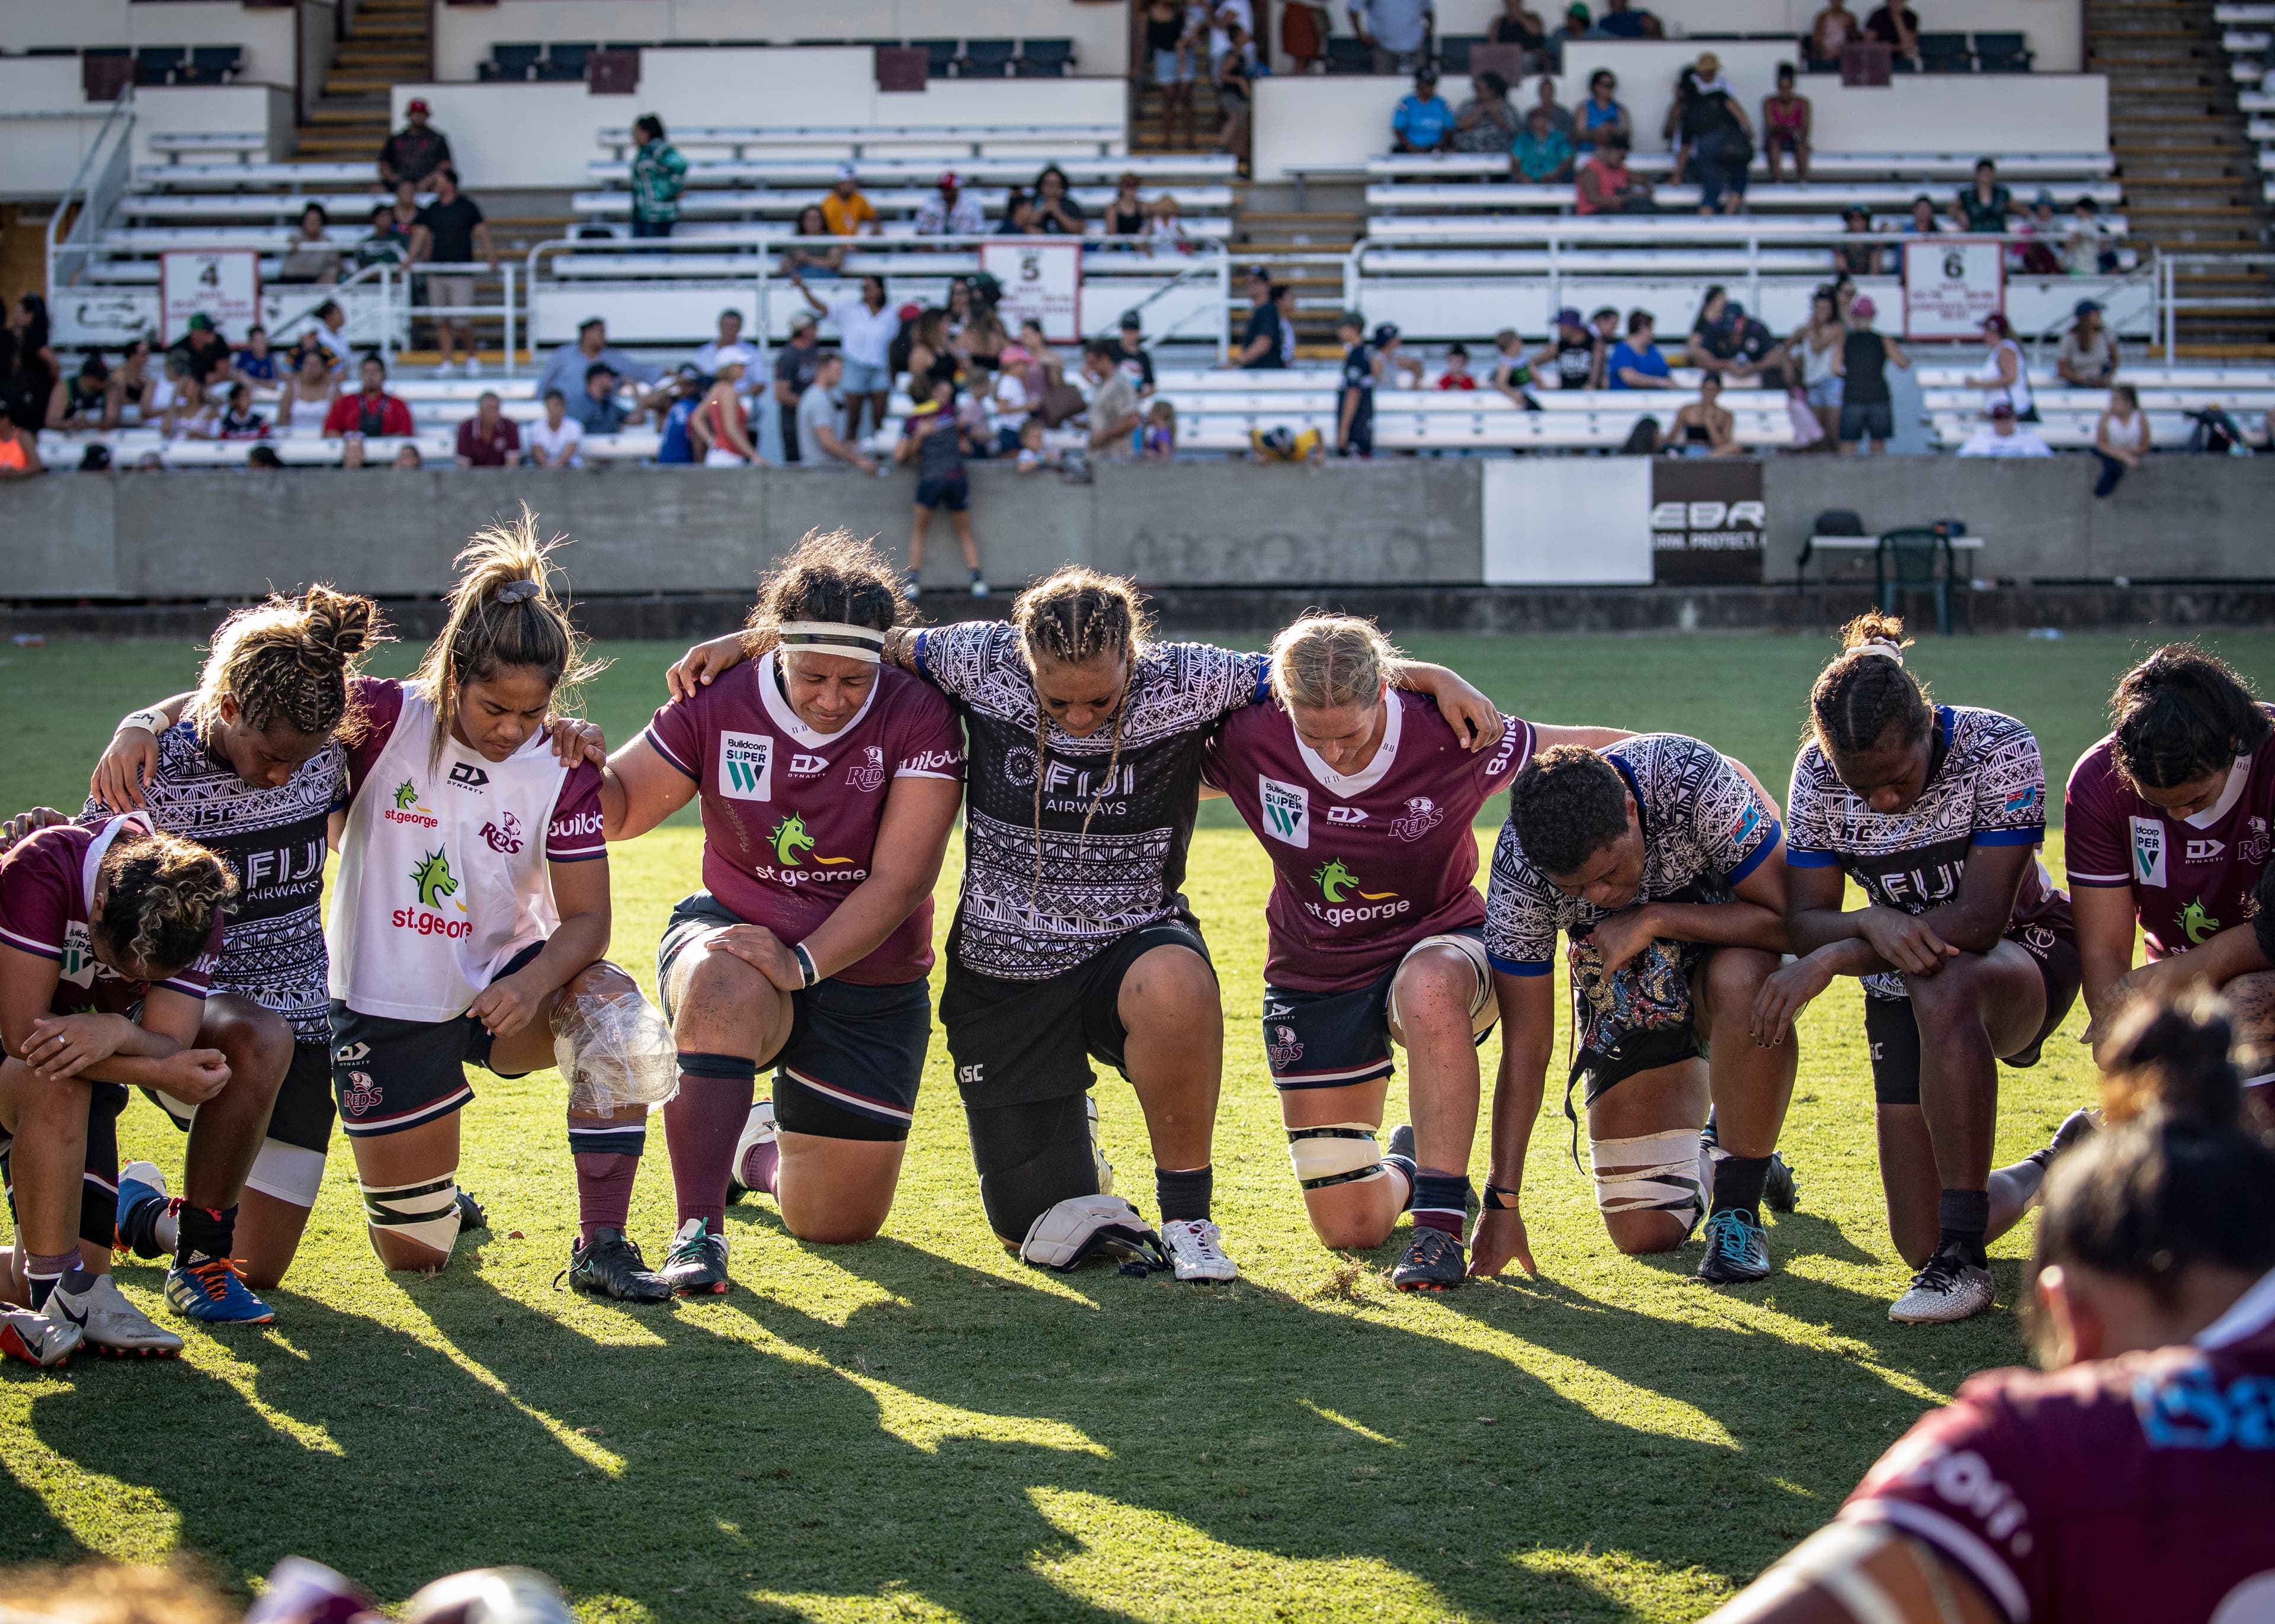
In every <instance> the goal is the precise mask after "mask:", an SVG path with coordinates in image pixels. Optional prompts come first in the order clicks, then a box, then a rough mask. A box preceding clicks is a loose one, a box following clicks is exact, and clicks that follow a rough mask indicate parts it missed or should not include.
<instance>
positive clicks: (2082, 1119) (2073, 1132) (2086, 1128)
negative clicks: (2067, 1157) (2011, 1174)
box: [2023, 1106, 2101, 1168]
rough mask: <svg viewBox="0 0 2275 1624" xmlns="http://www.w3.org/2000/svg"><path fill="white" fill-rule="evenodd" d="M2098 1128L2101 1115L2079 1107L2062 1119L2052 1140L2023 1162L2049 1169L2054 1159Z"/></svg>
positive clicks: (2086, 1107) (2088, 1108)
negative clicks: (2033, 1163)
mask: <svg viewBox="0 0 2275 1624" xmlns="http://www.w3.org/2000/svg"><path fill="white" fill-rule="evenodd" d="M2100 1126H2101V1114H2100V1113H2099V1112H2098V1111H2096V1110H2095V1109H2093V1108H2092V1107H2090V1106H2080V1107H2078V1108H2077V1109H2076V1110H2075V1111H2073V1112H2071V1113H2070V1114H2068V1115H2067V1116H2066V1117H2064V1118H2062V1124H2061V1126H2060V1127H2059V1128H2057V1129H2054V1137H2052V1139H2050V1140H2048V1141H2047V1142H2046V1143H2045V1144H2044V1145H2042V1146H2040V1147H2039V1148H2038V1149H2037V1150H2035V1151H2032V1152H2030V1153H2029V1155H2028V1156H2026V1157H2024V1158H2023V1159H2024V1160H2025V1161H2034V1162H2036V1163H2037V1164H2038V1166H2039V1167H2041V1168H2050V1167H2052V1166H2053V1165H2054V1161H2055V1159H2057V1158H2058V1157H2060V1156H2061V1155H2062V1154H2063V1153H2064V1152H2067V1150H2068V1149H2069V1148H2070V1146H2072V1145H2074V1144H2077V1143H2078V1142H2079V1141H2080V1140H2082V1139H2083V1138H2084V1137H2086V1136H2088V1135H2089V1134H2091V1133H2093V1132H2094V1131H2095V1130H2097V1129H2099V1128H2100Z"/></svg>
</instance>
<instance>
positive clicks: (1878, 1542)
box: [1707, 1521, 2008, 1624]
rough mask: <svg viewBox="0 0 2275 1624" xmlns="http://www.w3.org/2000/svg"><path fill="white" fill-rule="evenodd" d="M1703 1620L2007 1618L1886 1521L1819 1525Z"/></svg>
mask: <svg viewBox="0 0 2275 1624" xmlns="http://www.w3.org/2000/svg"><path fill="white" fill-rule="evenodd" d="M1707 1624H2008V1621H2007V1615H2006V1614H2005V1613H2002V1612H2000V1611H1999V1609H1998V1608H1997V1607H1996V1606H1994V1605H1992V1602H1991V1599H1990V1598H1988V1597H1987V1596H1985V1595H1984V1593H1983V1591H1982V1590H1980V1589H1978V1588H1977V1587H1976V1584H1975V1582H1974V1581H1973V1580H1972V1579H1971V1578H1969V1576H1968V1575H1966V1574H1964V1573H1962V1572H1961V1571H1960V1570H1959V1569H1957V1568H1956V1567H1953V1566H1952V1564H1951V1563H1949V1562H1948V1561H1946V1560H1945V1559H1944V1558H1943V1556H1942V1555H1941V1554H1940V1553H1939V1552H1937V1551H1936V1550H1935V1548H1934V1547H1933V1546H1931V1545H1928V1544H1926V1543H1925V1542H1924V1541H1923V1540H1919V1539H1916V1538H1914V1537H1911V1536H1910V1535H1908V1534H1905V1533H1902V1532H1901V1531H1900V1530H1897V1529H1894V1528H1892V1527H1890V1526H1889V1525H1887V1524H1886V1523H1876V1522H1849V1521H1842V1522H1834V1523H1833V1524H1831V1525H1830V1526H1829V1527H1826V1528H1823V1529H1820V1530H1818V1532H1816V1533H1815V1534H1812V1535H1811V1536H1810V1537H1809V1538H1807V1539H1806V1540H1803V1542H1802V1543H1801V1545H1798V1546H1797V1547H1795V1549H1794V1550H1793V1551H1792V1552H1790V1553H1788V1555H1787V1556H1786V1557H1785V1558H1784V1560H1781V1561H1780V1562H1779V1563H1778V1564H1777V1565H1776V1566H1775V1567H1772V1568H1771V1569H1770V1570H1769V1571H1768V1572H1767V1573H1765V1574H1764V1575H1762V1576H1761V1577H1760V1578H1758V1579H1757V1580H1755V1581H1754V1582H1753V1583H1751V1584H1750V1585H1748V1586H1747V1587H1746V1589H1745V1590H1744V1591H1743V1592H1742V1594H1741V1595H1740V1596H1739V1597H1738V1598H1737V1599H1736V1600H1735V1601H1732V1602H1730V1603H1728V1604H1727V1605H1724V1606H1722V1607H1720V1608H1718V1609H1717V1610H1716V1611H1715V1612H1714V1613H1712V1615H1711V1616H1710V1617H1709V1618H1708V1620H1707Z"/></svg>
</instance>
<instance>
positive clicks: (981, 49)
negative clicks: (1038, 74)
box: [964, 40, 1019, 79]
mask: <svg viewBox="0 0 2275 1624" xmlns="http://www.w3.org/2000/svg"><path fill="white" fill-rule="evenodd" d="M1018 49H1019V42H1018V41H1017V40H970V41H967V42H965V43H964V72H965V73H966V74H968V75H970V76H971V77H973V78H976V79H1008V78H1009V77H1010V74H1011V58H1012V57H1013V56H1015V55H1016V54H1017V51H1018Z"/></svg>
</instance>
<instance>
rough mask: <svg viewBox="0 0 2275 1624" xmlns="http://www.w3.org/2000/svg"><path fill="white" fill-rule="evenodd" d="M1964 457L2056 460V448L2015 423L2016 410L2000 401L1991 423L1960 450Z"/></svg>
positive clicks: (1973, 435) (1978, 430) (1979, 429)
mask: <svg viewBox="0 0 2275 1624" xmlns="http://www.w3.org/2000/svg"><path fill="white" fill-rule="evenodd" d="M1959 454H1960V455H1961V457H2052V455H2053V454H2054V450H2053V448H2052V446H2050V445H2048V444H2047V443H2046V442H2044V441H2043V440H2041V439H2039V438H2038V436H2037V434H2033V433H2032V432H2031V431H2030V430H2029V429H2027V428H2023V427H2020V426H2019V425H2018V424H2017V423H2016V422H2015V420H2014V407H2012V406H2010V405H2008V404H2007V403H2006V402H2005V401H2003V400H2002V401H2000V402H1999V404H1997V405H1995V406H1993V407H1992V408H1991V420H1990V421H1989V422H1988V423H1985V424H1984V426H1983V427H1980V428H1978V429H1976V431H1975V432H1974V434H1971V435H1969V437H1968V441H1967V443H1966V444H1965V445H1962V446H1961V447H1960V448H1959Z"/></svg>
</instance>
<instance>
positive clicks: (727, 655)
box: [663, 631, 750, 699]
mask: <svg viewBox="0 0 2275 1624" xmlns="http://www.w3.org/2000/svg"><path fill="white" fill-rule="evenodd" d="M749 658H750V650H749V649H748V648H746V647H745V646H744V643H743V634H742V633H741V632H739V631H729V633H727V634H726V635H725V636H724V637H716V638H712V639H711V640H710V641H709V642H707V643H698V644H697V645H696V646H694V647H692V648H691V649H689V650H688V651H687V652H686V653H684V654H682V655H680V657H679V658H678V659H676V660H675V661H672V663H671V668H670V669H669V670H668V671H666V672H665V673H664V674H663V685H664V686H665V687H666V688H669V690H670V691H671V697H672V698H673V699H693V698H694V697H695V696H696V695H697V694H699V693H700V692H702V691H703V690H704V689H706V688H708V687H709V686H710V685H711V684H713V683H714V682H716V681H718V680H719V678H721V677H722V676H725V675H726V674H727V673H728V672H729V671H731V670H733V669H734V668H736V667H737V666H738V665H740V664H742V663H743V661H745V660H747V659H749Z"/></svg>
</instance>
